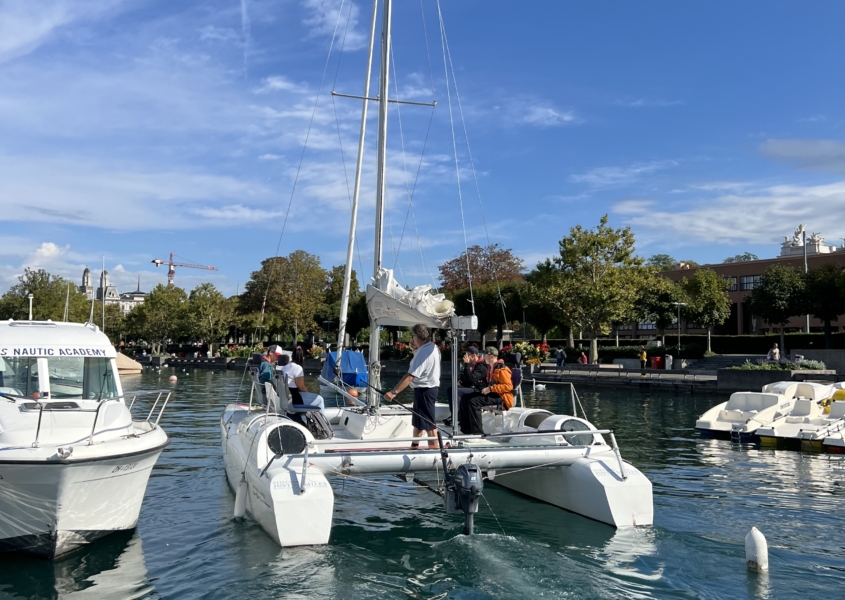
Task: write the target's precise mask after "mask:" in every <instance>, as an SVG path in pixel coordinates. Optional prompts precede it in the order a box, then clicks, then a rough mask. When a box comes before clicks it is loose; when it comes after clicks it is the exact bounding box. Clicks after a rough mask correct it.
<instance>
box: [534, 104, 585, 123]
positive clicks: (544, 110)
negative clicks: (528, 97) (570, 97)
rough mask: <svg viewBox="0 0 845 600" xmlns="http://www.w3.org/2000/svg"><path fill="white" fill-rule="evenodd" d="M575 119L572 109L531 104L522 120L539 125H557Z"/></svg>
mask: <svg viewBox="0 0 845 600" xmlns="http://www.w3.org/2000/svg"><path fill="white" fill-rule="evenodd" d="M574 121H575V115H574V113H573V112H572V111H568V112H562V111H560V110H558V109H556V108H552V107H550V106H531V107H529V108H528V110H527V111H526V112H525V114H524V115H523V117H522V122H523V123H526V124H528V125H537V126H539V127H555V126H558V125H566V124H567V123H572V122H574Z"/></svg>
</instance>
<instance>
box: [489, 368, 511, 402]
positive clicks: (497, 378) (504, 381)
mask: <svg viewBox="0 0 845 600" xmlns="http://www.w3.org/2000/svg"><path fill="white" fill-rule="evenodd" d="M490 391H491V392H492V393H494V394H497V395H498V396H499V397H500V398H501V399H502V409H503V410H508V409H509V408H511V407H512V406H513V375H512V373H511V370H510V369H509V368H508V366H507V365H506V364H505V363H504V362H497V363H496V364H495V365H494V366H493V376H492V378H491V381H490Z"/></svg>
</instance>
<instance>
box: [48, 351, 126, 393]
mask: <svg viewBox="0 0 845 600" xmlns="http://www.w3.org/2000/svg"><path fill="white" fill-rule="evenodd" d="M48 364H49V371H50V396H51V397H52V398H56V399H58V398H76V399H80V400H97V399H98V398H114V397H115V396H117V385H116V383H115V380H114V372H113V370H112V367H111V359H109V358H102V357H97V358H94V357H89V356H86V357H82V356H68V357H61V358H52V357H51V358H50V359H48Z"/></svg>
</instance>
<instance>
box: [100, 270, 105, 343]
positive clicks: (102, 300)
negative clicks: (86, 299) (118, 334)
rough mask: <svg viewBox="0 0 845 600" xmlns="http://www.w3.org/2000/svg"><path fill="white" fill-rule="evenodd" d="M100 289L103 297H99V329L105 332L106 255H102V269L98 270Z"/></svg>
mask: <svg viewBox="0 0 845 600" xmlns="http://www.w3.org/2000/svg"><path fill="white" fill-rule="evenodd" d="M100 289H101V290H102V295H103V297H102V298H100V302H101V303H102V309H103V326H102V327H101V329H102V330H103V333H105V332H106V257H105V256H104V257H103V270H102V271H101V272H100Z"/></svg>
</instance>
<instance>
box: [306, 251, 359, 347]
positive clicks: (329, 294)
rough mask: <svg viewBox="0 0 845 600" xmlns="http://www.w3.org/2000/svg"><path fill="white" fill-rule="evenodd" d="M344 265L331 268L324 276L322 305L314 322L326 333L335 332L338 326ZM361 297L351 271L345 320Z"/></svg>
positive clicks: (356, 277)
mask: <svg viewBox="0 0 845 600" xmlns="http://www.w3.org/2000/svg"><path fill="white" fill-rule="evenodd" d="M345 268H346V267H345V266H344V265H337V266H334V267H332V268H331V269H330V270H329V271H328V273H327V274H326V289H325V293H324V299H323V303H322V304H321V306H320V308H319V309H318V310H317V313H316V315H315V317H314V318H315V320H316V322H317V324H318V325H319V326H320V327H321V328H322V329H325V330H326V333H328V331H329V330H334V331H337V328H338V327H339V324H340V302H341V296H342V295H343V273H344V270H345ZM360 296H362V293H361V290H360V289H359V287H358V276H357V275H356V273H355V270H354V269H353V270H352V277H351V280H350V283H349V309H348V310H347V318H348V315H349V313H351V312H352V305H353V303H354V302H355V301H356V300H357V299H358V298H359V297H360ZM327 323H329V324H330V325H327V326H326V327H322V326H323V325H324V324H327ZM346 329H347V333H351V332H350V331H349V324H348V322H347V327H346Z"/></svg>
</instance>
